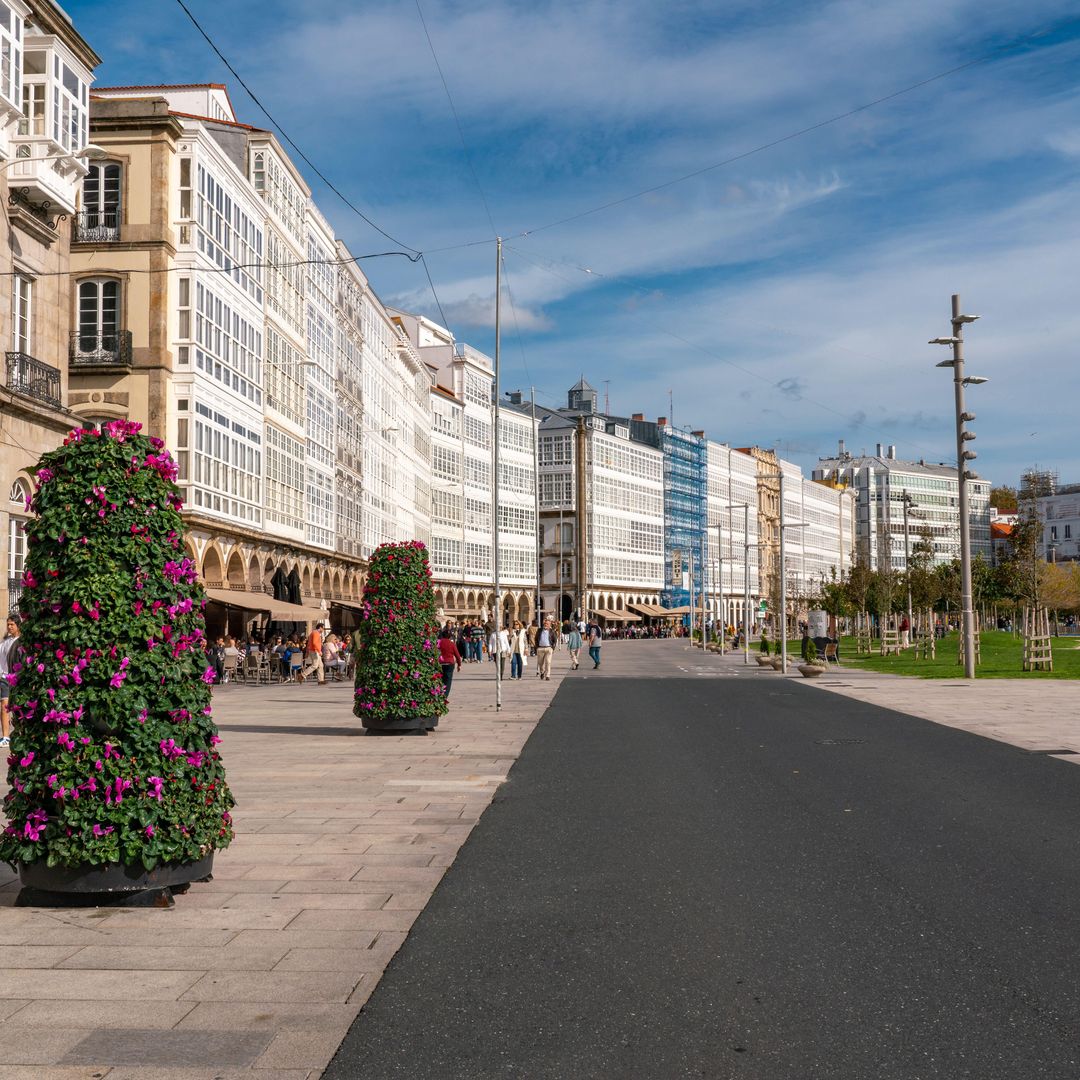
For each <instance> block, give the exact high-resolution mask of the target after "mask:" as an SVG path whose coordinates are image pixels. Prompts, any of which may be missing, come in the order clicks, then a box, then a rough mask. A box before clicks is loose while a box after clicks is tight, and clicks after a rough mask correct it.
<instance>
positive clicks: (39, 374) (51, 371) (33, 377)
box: [7, 352, 62, 409]
mask: <svg viewBox="0 0 1080 1080" xmlns="http://www.w3.org/2000/svg"><path fill="white" fill-rule="evenodd" d="M7 386H8V389H9V390H13V391H14V392H15V393H16V394H25V395H26V396H27V397H32V398H37V399H38V401H43V402H45V403H46V404H47V405H52V406H53V407H54V408H56V409H59V408H60V406H61V404H62V403H61V401H60V369H59V368H54V367H50V366H49V365H48V364H43V363H42V362H41V361H40V360H35V359H34V358H33V357H32V356H28V355H27V354H26V353H23V352H9V353H8V354H7Z"/></svg>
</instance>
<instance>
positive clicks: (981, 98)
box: [65, 0, 1080, 485]
mask: <svg viewBox="0 0 1080 1080" xmlns="http://www.w3.org/2000/svg"><path fill="white" fill-rule="evenodd" d="M185 2H186V3H187V4H188V6H189V8H190V9H191V11H192V13H193V14H194V15H195V17H196V18H197V19H198V21H199V22H200V23H201V24H202V26H203V28H204V29H205V30H206V32H207V34H208V35H209V36H210V37H211V38H212V39H213V40H214V41H215V43H216V44H217V46H218V48H219V49H220V50H221V52H222V53H223V54H224V55H225V56H226V57H227V59H228V60H229V62H230V63H231V64H232V66H233V67H234V68H235V69H236V71H237V72H238V73H239V74H240V75H241V76H242V77H243V79H244V81H245V82H246V83H247V84H248V85H249V86H250V88H251V89H252V90H253V91H254V93H255V94H256V95H257V96H258V98H259V99H260V100H261V102H262V104H263V106H264V107H265V108H266V109H267V110H268V111H269V112H270V114H271V115H272V116H273V117H274V119H275V120H276V121H277V124H278V125H280V130H284V132H285V134H286V135H287V136H289V137H290V138H292V139H293V140H294V141H295V142H296V144H297V145H299V146H300V148H301V149H302V150H303V151H304V153H305V154H306V155H307V156H308V157H309V158H310V159H311V160H312V162H314V163H315V165H316V166H317V167H318V169H319V170H320V171H321V172H322V173H323V174H324V175H325V176H326V177H327V178H328V179H329V180H330V181H331V182H332V183H333V184H334V186H335V187H337V188H338V189H339V190H340V191H341V192H342V193H343V194H344V195H345V196H346V197H347V198H348V199H349V200H350V201H351V202H352V203H353V204H354V206H355V207H356V208H358V209H359V210H360V211H362V212H363V214H364V215H365V216H366V217H367V218H369V219H370V220H371V221H372V222H374V223H375V224H376V225H377V226H378V227H379V228H380V229H382V230H384V231H385V233H388V234H389V235H390V236H391V237H393V238H394V239H395V240H396V241H397V242H398V243H395V242H394V241H391V240H388V239H387V237H386V236H384V235H380V233H379V232H377V231H375V229H373V228H372V227H371V226H370V225H369V224H367V223H366V222H365V221H364V220H363V219H362V218H361V217H360V216H359V215H358V214H357V213H356V212H354V210H352V209H350V208H349V207H348V206H346V205H345V204H344V203H343V202H342V201H341V200H339V199H338V198H337V196H336V195H334V194H333V193H332V192H330V191H329V190H328V189H327V188H326V187H325V186H324V185H323V184H322V183H321V181H319V180H318V179H317V178H316V177H315V176H314V175H313V174H312V172H311V170H310V169H308V168H307V167H306V166H304V165H303V164H300V167H301V170H302V171H303V172H304V173H305V175H306V176H307V178H308V180H309V182H310V183H311V185H312V188H313V192H314V196H315V199H316V201H317V202H318V205H319V207H320V209H321V210H322V211H323V212H324V214H325V215H326V216H327V218H328V219H329V220H330V222H331V223H332V225H333V226H334V228H335V229H336V231H337V233H338V235H339V236H341V237H342V239H344V241H345V242H346V243H347V245H348V246H349V248H350V250H351V251H352V252H353V254H355V255H361V254H374V253H377V252H384V251H391V250H401V247H400V246H399V245H403V246H405V247H407V248H409V249H414V250H421V251H423V252H425V260H426V263H427V267H428V269H429V270H430V274H431V278H432V281H433V283H434V294H433V292H432V289H431V288H430V287H429V285H428V280H427V277H426V276H425V274H424V270H423V266H422V265H421V264H414V263H412V262H409V261H408V260H406V259H404V258H401V257H397V256H388V257H385V258H379V259H371V260H366V261H365V262H364V263H363V266H364V270H365V272H366V273H367V275H368V277H369V279H370V280H371V282H372V285H373V287H374V288H375V290H376V292H378V294H379V295H380V297H381V298H382V299H383V300H384V301H385V302H387V303H389V304H393V305H395V306H399V307H403V308H406V309H408V310H412V311H418V312H422V313H424V314H426V315H429V316H431V317H433V318H435V319H436V320H438V321H440V322H445V324H447V325H449V327H450V329H451V330H453V332H454V334H455V336H456V337H457V339H458V340H459V341H465V342H468V343H469V344H471V345H474V346H475V347H477V348H479V349H482V350H484V351H485V352H488V353H489V354H491V353H492V352H493V350H494V340H495V335H494V313H495V266H496V257H495V244H494V237H495V236H496V235H500V236H502V237H503V238H504V260H503V266H504V275H503V281H504V283H505V285H506V291H505V292H504V295H503V304H502V336H501V341H502V347H501V359H502V364H501V368H502V386H503V388H504V389H506V390H511V389H518V388H523V389H525V390H526V392H528V388H529V387H530V386H532V387H535V391H536V396H537V401H538V404H539V406H540V407H541V408H542V407H544V406H549V407H550V406H557V405H563V404H565V401H566V390H567V389H568V388H569V387H570V386H571V385H572V384H573V383H574V382H576V381H577V379H578V377H579V376H581V375H584V376H585V377H586V378H587V379H588V380H589V382H591V383H592V384H593V385H594V386H595V387H597V389H598V390H599V391H600V393H601V406H603V404H604V400H605V396H606V400H607V402H608V405H609V408H610V411H611V412H613V413H616V414H620V415H629V414H630V413H634V412H641V413H644V414H645V415H646V417H647V418H648V419H655V418H656V417H657V416H659V415H665V416H668V417H669V418H670V419H671V420H672V422H673V423H675V424H676V425H677V426H680V427H683V426H687V427H689V428H691V429H694V430H697V429H704V430H705V431H706V433H707V434H708V436H709V437H710V438H714V439H717V440H719V441H723V442H730V443H732V444H733V445H736V446H745V445H759V446H772V447H775V448H777V449H778V450H779V451H780V453H781V454H782V456H784V457H786V458H788V459H789V460H792V461H795V462H797V463H798V464H800V465H802V466H803V468H804V469H810V468H812V467H813V466H814V464H815V462H816V460H817V458H818V457H819V456H821V455H828V454H831V453H834V452H835V450H836V446H837V440H838V439H844V440H846V443H847V447H848V449H849V450H852V451H853V452H856V453H857V452H859V451H860V450H861V449H863V448H866V449H867V450H868V451H869V452H871V453H873V451H874V448H875V445H876V444H877V443H878V442H881V443H885V444H895V445H896V447H897V455H898V456H899V457H901V458H909V459H910V458H925V459H926V460H928V461H934V462H937V461H955V455H956V443H955V427H954V424H955V420H954V408H953V391H952V384H951V372H950V371H948V370H947V369H941V370H938V369H936V368H935V364H936V362H937V361H938V360H941V359H943V358H945V357H946V356H947V355H948V351H947V350H946V349H944V348H942V347H940V346H931V345H929V344H927V342H928V340H929V339H930V338H933V337H938V336H943V335H947V334H949V333H950V327H949V316H950V313H951V307H950V305H951V300H950V297H951V295H952V294H953V293H958V294H959V295H960V296H961V302H962V307H963V309H964V310H965V311H967V312H971V313H975V314H978V315H980V316H981V318H980V320H979V321H978V322H976V323H974V324H973V325H970V326H969V327H967V329H966V331H965V337H966V346H965V356H966V359H967V372H968V373H969V374H974V375H981V376H985V377H987V378H988V379H989V380H990V381H989V382H988V383H986V384H985V385H983V386H978V387H973V388H971V389H970V390H969V391H968V403H967V407H968V410H969V411H971V412H974V413H976V415H977V420H976V421H975V422H974V423H973V424H971V425H970V427H971V428H972V430H974V431H975V432H976V433H977V436H978V438H977V440H976V441H975V442H974V443H973V444H970V445H972V446H973V447H974V449H975V450H976V451H977V453H978V460H977V461H976V462H975V468H976V469H977V470H978V471H979V472H980V474H981V475H983V476H985V477H987V478H989V479H990V480H991V481H993V482H994V483H996V484H997V483H1002V484H1010V485H1015V484H1016V483H1017V481H1018V479H1019V476H1020V473H1021V472H1022V471H1023V470H1024V469H1026V468H1028V467H1030V466H1033V465H1039V466H1040V467H1043V468H1052V469H1056V470H1058V472H1059V474H1060V477H1061V480H1062V482H1063V483H1067V482H1073V483H1077V482H1080V439H1078V438H1077V437H1076V429H1077V409H1078V403H1080V394H1078V391H1080V378H1078V375H1077V371H1078V367H1080V366H1078V363H1077V360H1078V351H1080V303H1078V292H1080V265H1078V263H1080V174H1078V166H1080V17H1077V14H1076V9H1075V7H1074V6H1070V5H1068V4H1066V3H1062V2H1049V0H1028V2H1026V3H1025V4H1017V3H1015V2H1014V0H906V2H905V3H903V4H882V3H880V2H879V0H818V2H815V3H793V2H784V3H780V2H777V0H732V2H713V3H695V2H691V0H669V2H667V3H665V4H662V5H660V4H656V3H654V2H652V0H650V2H644V0H576V2H574V3H568V2H566V0H539V2H535V0H534V2H532V3H522V2H508V0H473V2H471V3H467V4H462V3H454V2H446V0H419V3H418V2H417V0H381V2H379V3H373V2H368V3H359V4H357V3H346V2H344V0H306V2H305V3H303V4H295V3H292V4H285V3H281V2H279V0H228V2H227V3H220V2H218V3H212V2H210V0H185ZM65 6H66V9H67V11H68V12H69V14H70V15H71V16H72V18H73V20H74V22H75V25H76V26H77V27H78V28H79V29H80V30H81V31H82V33H83V34H84V36H85V37H86V38H87V39H88V41H89V42H90V44H91V45H92V46H93V47H94V48H95V49H96V50H97V51H98V52H99V53H100V54H101V56H102V57H103V64H102V66H101V67H100V68H99V69H98V73H97V82H98V84H99V85H103V86H105V85H119V84H138V83H161V82H225V83H226V84H227V85H228V86H229V88H230V94H231V97H232V101H233V104H234V106H235V108H236V110H237V113H238V118H239V119H241V120H243V121H245V122H248V123H253V124H256V125H259V126H266V127H273V126H274V125H272V124H270V123H269V122H268V121H267V119H266V117H265V116H264V115H263V114H262V113H261V112H260V111H259V108H258V106H257V105H256V104H255V103H254V102H253V101H252V100H251V99H250V98H249V97H248V95H247V94H246V93H245V92H244V90H243V89H242V88H241V87H240V86H239V85H237V83H236V80H235V79H234V78H233V76H232V75H230V73H229V72H228V71H227V70H226V69H225V68H224V67H223V65H222V63H221V61H220V60H219V59H218V58H217V57H216V56H215V55H214V54H213V52H212V51H211V49H210V47H209V45H208V44H207V43H206V41H205V40H204V39H203V38H202V37H201V36H200V35H199V33H198V31H197V30H196V28H195V27H194V26H193V25H192V23H191V22H190V21H189V20H188V18H187V16H186V15H185V14H184V11H183V9H182V8H181V6H180V4H179V3H177V2H176V0H68V2H67V4H66V5H65ZM958 68H959V69H960V70H955V69H958ZM946 73H947V74H946ZM937 76H940V77H937ZM918 84H922V85H918ZM882 99H884V100H882ZM863 106H869V107H865V108H864V107H863ZM808 129H809V130H808ZM280 130H279V133H280ZM436 297H437V299H436Z"/></svg>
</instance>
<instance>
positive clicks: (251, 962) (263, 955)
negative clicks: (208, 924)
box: [58, 934, 289, 971]
mask: <svg viewBox="0 0 1080 1080" xmlns="http://www.w3.org/2000/svg"><path fill="white" fill-rule="evenodd" d="M160 940H161V944H160V945H157V946H152V947H147V946H142V947H141V948H127V947H126V946H125V945H124V944H123V943H122V941H118V942H117V943H116V944H115V945H90V946H87V947H86V948H85V949H82V950H80V951H79V952H78V953H76V955H74V956H72V957H71V958H70V959H68V960H65V961H64V962H63V963H62V964H60V965H58V966H59V967H61V968H64V969H79V968H97V969H99V970H102V971H106V970H107V971H125V970H128V971H131V970H140V969H143V970H147V971H161V970H163V969H164V970H169V971H216V970H225V971H269V970H270V969H271V968H272V967H273V966H274V965H275V964H276V963H277V962H278V961H279V960H280V959H281V958H282V957H283V956H284V955H285V954H286V953H287V952H288V951H289V949H288V946H287V945H285V944H281V945H265V946H262V947H254V946H244V945H235V944H233V945H226V946H224V947H223V948H213V947H207V948H199V947H195V948H191V947H184V946H179V947H178V946H173V945H170V944H168V941H169V938H168V936H167V935H165V934H163V935H161V939H160Z"/></svg>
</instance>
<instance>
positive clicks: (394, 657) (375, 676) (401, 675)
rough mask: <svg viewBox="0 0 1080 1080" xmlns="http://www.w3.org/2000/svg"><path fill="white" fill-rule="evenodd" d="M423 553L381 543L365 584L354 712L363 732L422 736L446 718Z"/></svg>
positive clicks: (415, 545)
mask: <svg viewBox="0 0 1080 1080" xmlns="http://www.w3.org/2000/svg"><path fill="white" fill-rule="evenodd" d="M438 632H439V628H438V621H437V618H436V609H435V594H434V592H433V591H432V588H431V569H430V568H429V566H428V554H427V548H426V547H424V545H423V544H421V543H420V542H419V541H418V540H412V541H408V542H406V543H401V544H383V545H382V546H381V547H379V548H377V549H376V550H375V552H374V553H373V554H372V556H371V561H370V562H369V564H368V578H367V584H366V585H365V586H364V602H363V610H362V612H361V615H360V628H359V643H360V648H359V652H358V655H357V659H356V683H355V688H354V696H353V712H354V713H355V715H356V716H358V717H359V718H360V722H361V723H362V724H363V726H364V727H365V728H366V729H367V730H368V731H369V732H387V733H391V734H403V733H405V732H412V733H416V734H420V735H426V734H427V732H428V731H430V730H432V729H433V728H434V727H435V726H436V725H437V724H438V722H439V717H440V716H442V715H443V714H444V713H445V712H446V694H445V690H444V688H443V683H442V672H441V670H440V668H439V650H438V647H437V643H436V638H437V637H438Z"/></svg>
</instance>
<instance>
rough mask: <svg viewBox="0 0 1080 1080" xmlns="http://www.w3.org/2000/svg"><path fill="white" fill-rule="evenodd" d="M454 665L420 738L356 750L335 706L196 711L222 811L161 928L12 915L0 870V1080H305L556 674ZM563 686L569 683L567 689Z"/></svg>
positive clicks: (301, 691) (327, 697) (5, 875)
mask: <svg viewBox="0 0 1080 1080" xmlns="http://www.w3.org/2000/svg"><path fill="white" fill-rule="evenodd" d="M534 672H535V668H533V667H530V668H529V669H528V674H527V675H526V677H525V678H524V679H523V680H522V681H521V682H520V683H518V682H506V683H504V684H503V709H502V712H501V713H500V714H498V715H496V713H495V708H494V682H493V676H492V668H491V666H490V664H488V663H487V662H484V663H483V664H477V665H466V666H465V667H464V668H463V669H462V672H461V674H460V675H459V676H458V677H457V678H455V680H454V688H453V695H452V698H451V705H450V712H449V713H448V715H447V716H446V717H444V718H443V719H442V721H441V722H440V724H439V728H438V730H437V732H436V733H435V734H433V735H430V736H427V737H424V738H422V737H416V736H406V737H401V736H379V737H360V736H359V732H360V728H359V721H357V720H355V719H354V718H353V716H352V714H351V711H350V705H351V689H352V688H351V686H349V685H347V684H330V685H327V686H325V687H319V686H317V685H314V684H312V683H306V684H303V685H287V686H272V687H245V686H228V687H224V688H222V689H221V690H220V691H219V692H218V693H217V694H216V695H215V703H214V704H215V717H216V719H217V721H218V723H219V724H220V726H221V735H222V740H223V742H222V752H223V755H224V758H225V762H226V765H227V767H228V769H229V781H230V784H231V785H232V788H233V791H234V792H235V794H236V798H237V802H238V805H237V809H236V813H235V817H236V830H237V835H236V840H235V841H234V842H233V844H232V846H231V847H230V848H228V849H227V850H226V851H224V852H219V853H218V855H217V858H216V861H215V865H214V881H213V882H212V883H209V884H203V885H193V886H192V888H191V891H190V892H189V893H188V894H187V895H186V896H182V897H178V898H177V902H176V906H175V907H174V908H172V909H169V910H165V911H158V910H134V909H129V910H115V909H66V910H55V909H54V910H45V909H29V908H27V909H24V908H14V907H12V906H11V905H12V904H13V902H14V900H15V896H16V893H17V891H18V884H17V881H16V879H15V877H14V875H12V873H11V871H10V870H9V868H8V867H6V866H4V865H2V864H0V1080H16V1078H18V1080H31V1078H32V1080H45V1078H48V1080H91V1078H92V1080H100V1078H103V1077H108V1080H211V1078H213V1080H240V1078H246V1080H250V1078H252V1077H257V1078H259V1080H314V1078H315V1077H318V1076H319V1075H320V1073H321V1071H322V1069H323V1068H324V1067H325V1065H326V1064H327V1062H329V1060H330V1058H331V1057H332V1055H333V1054H334V1051H335V1050H336V1049H337V1047H338V1045H339V1044H340V1042H341V1040H342V1038H343V1037H344V1035H345V1033H346V1031H347V1030H348V1028H349V1025H350V1023H351V1022H352V1020H353V1019H354V1017H355V1016H356V1014H357V1013H358V1012H359V1010H360V1008H361V1006H362V1005H363V1004H364V1002H365V1001H366V1000H367V997H368V995H369V994H370V993H371V991H372V988H373V987H374V985H375V983H376V982H377V981H378V979H379V976H380V974H381V973H382V971H383V969H384V968H385V967H386V964H387V963H388V962H389V960H390V958H391V957H392V956H393V955H394V953H395V952H396V951H397V949H398V947H399V946H400V945H401V943H402V942H403V941H404V939H405V935H406V934H407V933H408V931H409V928H410V927H411V926H412V923H413V920H414V919H415V918H416V916H417V915H418V914H419V912H420V910H421V909H422V908H423V907H424V905H425V904H426V903H427V901H428V899H429V898H430V896H431V894H432V892H433V891H434V889H435V887H436V885H437V884H438V882H439V880H440V878H441V877H442V875H443V873H444V872H445V869H446V867H447V866H449V865H450V863H451V862H452V861H453V859H454V857H455V855H456V854H457V851H458V849H459V847H460V846H461V844H462V843H463V842H464V840H465V838H466V837H467V836H468V835H469V833H470V831H471V830H472V828H473V826H474V825H475V824H476V821H477V820H478V819H479V817H480V815H481V814H482V813H483V812H484V810H485V809H486V808H487V806H488V804H489V803H490V801H491V798H492V795H493V793H494V792H495V790H496V789H497V788H498V786H499V785H500V784H501V783H502V781H503V780H504V779H505V778H506V774H507V772H508V771H509V769H510V766H511V765H512V764H513V762H514V760H515V759H516V758H517V756H518V754H519V753H520V751H521V749H522V747H523V745H524V744H525V741H526V739H528V737H529V735H530V734H531V733H532V731H533V728H534V727H535V726H536V724H537V722H538V721H539V719H540V716H541V714H542V713H543V712H544V710H545V709H546V708H547V706H548V704H549V702H550V700H551V698H552V696H553V695H554V692H555V690H556V689H557V688H558V686H559V684H560V681H561V679H562V677H563V676H564V675H565V674H566V660H565V654H564V653H558V654H556V662H555V664H554V665H553V674H552V678H551V681H550V682H540V681H539V680H538V679H537V678H535V675H534ZM575 677H576V676H575Z"/></svg>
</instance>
